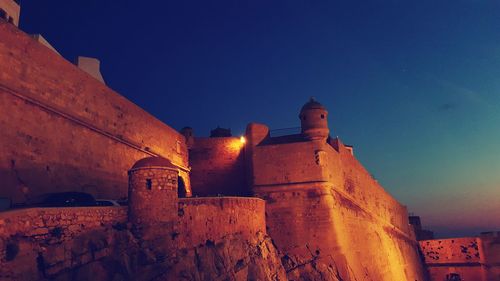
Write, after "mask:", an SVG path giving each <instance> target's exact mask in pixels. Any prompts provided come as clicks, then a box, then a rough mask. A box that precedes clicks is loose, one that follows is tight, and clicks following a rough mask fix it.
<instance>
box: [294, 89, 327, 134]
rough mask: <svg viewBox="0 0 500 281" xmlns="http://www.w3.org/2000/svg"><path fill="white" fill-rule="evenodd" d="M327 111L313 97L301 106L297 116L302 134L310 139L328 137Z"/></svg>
mask: <svg viewBox="0 0 500 281" xmlns="http://www.w3.org/2000/svg"><path fill="white" fill-rule="evenodd" d="M327 117H328V111H327V110H326V107H324V106H323V105H322V104H321V103H319V102H318V101H316V100H315V99H314V98H313V97H311V99H310V100H309V101H308V102H307V103H306V104H304V106H302V109H301V110H300V114H299V118H300V125H301V128H302V134H303V135H304V136H305V137H307V138H308V139H310V140H323V139H326V138H328V135H329V134H330V130H329V129H328V120H327Z"/></svg>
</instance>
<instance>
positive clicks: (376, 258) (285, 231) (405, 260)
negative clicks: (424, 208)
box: [247, 124, 425, 280]
mask: <svg viewBox="0 0 500 281" xmlns="http://www.w3.org/2000/svg"><path fill="white" fill-rule="evenodd" d="M247 132H248V133H249V135H247V138H248V139H249V146H248V147H247V150H248V151H247V155H248V157H247V158H248V161H249V165H251V166H252V168H251V169H252V170H253V189H254V192H255V193H256V195H257V196H258V197H261V198H263V199H265V200H266V215H267V224H268V228H269V230H268V231H269V234H270V235H271V237H273V239H274V241H275V243H276V245H277V247H278V249H279V250H281V251H282V252H283V253H284V254H285V257H286V259H287V263H288V267H287V266H285V268H286V269H287V271H288V275H289V277H290V278H291V279H293V278H298V276H308V278H312V276H315V275H317V274H319V272H321V274H323V275H328V274H330V275H335V274H338V275H339V276H340V277H342V278H343V280H424V278H425V277H424V270H423V267H422V265H421V263H420V259H419V255H418V246H417V243H416V241H415V237H414V234H413V232H412V231H411V229H410V225H409V223H408V214H407V210H406V208H405V207H404V206H402V205H401V204H399V203H398V202H397V201H396V200H395V199H393V198H392V197H391V196H390V195H389V194H388V193H387V192H386V191H385V190H384V189H383V188H382V187H381V186H380V185H379V184H378V183H377V182H376V181H375V180H374V179H373V178H372V177H371V175H370V174H369V173H368V172H367V171H366V170H365V169H364V168H363V167H362V166H361V164H359V162H358V161H357V160H356V159H355V157H354V156H353V155H352V153H351V149H348V148H346V147H345V146H344V145H343V144H342V143H341V142H340V141H339V140H338V139H335V140H329V143H327V141H326V138H325V139H324V140H322V141H310V140H307V139H303V138H301V137H299V136H286V137H279V138H270V137H269V135H268V132H269V130H268V128H267V127H265V126H264V125H261V124H250V125H249V127H248V128H247ZM298 265H306V266H298ZM312 265H314V266H312ZM308 266H309V268H307V267H308ZM333 269H334V270H333Z"/></svg>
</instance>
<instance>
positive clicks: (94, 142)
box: [0, 23, 189, 202]
mask: <svg viewBox="0 0 500 281" xmlns="http://www.w3.org/2000/svg"><path fill="white" fill-rule="evenodd" d="M0 38H2V39H1V40H0V111H1V112H2V114H1V116H0V127H1V128H2V134H0V143H1V144H2V145H1V146H0V178H1V179H2V188H0V197H9V198H12V199H13V201H15V202H24V201H26V200H29V199H30V198H32V197H34V196H36V195H38V194H40V193H46V192H51V191H70V190H71V191H84V192H89V193H93V194H94V195H95V196H96V197H101V198H121V197H126V195H127V173H126V172H127V170H128V169H129V168H130V167H131V166H132V164H134V163H135V162H136V161H137V160H139V159H141V158H144V157H146V156H150V155H160V156H162V157H164V158H167V159H169V160H171V161H172V163H173V164H175V165H176V166H178V167H179V169H180V170H181V175H182V176H183V178H184V180H185V182H186V184H189V179H188V176H187V169H186V167H187V166H188V159H187V148H186V146H185V144H184V138H183V136H182V135H180V134H178V133H177V132H176V131H175V130H174V129H172V128H170V127H169V126H167V125H165V124H163V123H162V122H161V121H159V120H157V119H155V118H154V117H153V116H151V115H150V114H148V113H147V112H145V111H144V110H142V109H141V108H139V107H138V106H136V105H134V104H133V103H132V102H130V101H128V100H127V99H125V98H124V97H122V96H120V95H119V94H117V93H116V92H114V91H112V90H111V89H109V88H108V87H106V86H105V85H103V84H102V83H100V82H99V81H96V80H95V79H94V78H93V77H91V76H89V75H88V74H87V73H85V72H83V71H82V70H80V69H78V68H77V67H76V66H74V65H73V64H71V63H70V62H68V61H66V60H65V59H64V58H62V57H60V56H58V55H57V54H55V53H54V52H52V51H51V50H50V49H48V48H47V47H45V46H43V45H42V44H40V43H38V42H37V41H36V40H34V39H32V38H31V37H29V36H28V35H26V34H25V33H23V32H22V31H20V30H18V29H17V28H15V27H14V26H12V25H10V24H5V23H0Z"/></svg>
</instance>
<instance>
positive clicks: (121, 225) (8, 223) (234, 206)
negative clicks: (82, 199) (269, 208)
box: [0, 197, 280, 280]
mask: <svg viewBox="0 0 500 281" xmlns="http://www.w3.org/2000/svg"><path fill="white" fill-rule="evenodd" d="M264 210H265V207H264V201H263V200H260V199H257V198H237V197H224V198H185V199H179V204H178V212H177V213H178V214H176V217H177V219H176V220H174V221H175V223H176V225H175V227H174V231H173V232H172V233H169V235H168V236H165V237H164V238H163V239H164V240H165V241H166V242H167V243H168V244H169V245H171V246H172V247H174V249H175V250H176V251H181V250H182V249H184V251H188V250H189V249H193V248H195V247H197V246H199V245H203V244H205V243H207V241H209V244H210V243H213V244H214V245H217V244H219V243H224V242H225V241H226V239H227V238H228V237H237V239H238V241H249V242H251V243H254V244H255V243H257V242H259V241H260V240H259V238H258V237H259V235H261V236H264V235H265V234H266V228H265V215H264ZM127 227H128V228H130V226H127V207H82V208H32V209H22V210H14V211H8V212H1V213H0V249H1V250H0V280H37V278H36V277H39V278H41V277H42V273H41V271H42V268H43V270H45V273H46V276H47V277H53V278H55V277H57V276H64V274H65V272H67V271H68V270H70V269H80V268H93V264H95V263H99V262H103V261H106V260H114V259H116V258H118V259H119V258H123V257H121V256H120V255H123V254H124V253H123V252H121V253H120V251H125V250H124V249H123V248H124V247H126V246H127V244H128V243H130V242H127V241H126V240H127V238H126V237H123V236H124V235H125V236H127V237H128V236H130V234H129V233H130V232H128V231H127ZM260 242H262V241H260ZM225 243H227V242H225ZM226 254H228V253H226ZM178 255H181V254H178ZM200 255H201V254H200ZM40 257H41V258H40ZM238 260H239V258H236V261H238ZM279 265H280V264H279V261H278V262H277V263H276V266H279ZM89 274H91V272H89ZM128 274H130V273H128ZM79 278H81V280H85V276H84V275H82V276H80V277H79ZM63 280H64V279H63ZM94 280H108V279H106V278H104V279H99V278H98V277H96V278H94ZM142 280H145V279H142Z"/></svg>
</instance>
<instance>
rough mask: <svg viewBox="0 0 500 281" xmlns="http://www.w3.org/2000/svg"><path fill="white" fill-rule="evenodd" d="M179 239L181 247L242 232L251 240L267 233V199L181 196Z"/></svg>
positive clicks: (177, 239)
mask: <svg viewBox="0 0 500 281" xmlns="http://www.w3.org/2000/svg"><path fill="white" fill-rule="evenodd" d="M178 215H179V221H178V227H177V230H176V231H177V232H178V234H179V236H178V238H176V241H177V243H178V247H179V248H185V247H192V246H195V245H198V244H202V243H205V242H206V241H207V240H210V241H212V242H217V241H219V240H220V239H221V238H223V237H225V236H230V235H235V234H241V235H243V237H244V238H246V239H248V240H249V241H253V240H254V239H255V237H257V236H256V234H257V233H258V232H260V233H262V234H265V233H266V221H265V201H264V200H262V199H258V198H242V197H215V198H185V199H179V211H178Z"/></svg>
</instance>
